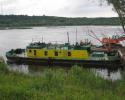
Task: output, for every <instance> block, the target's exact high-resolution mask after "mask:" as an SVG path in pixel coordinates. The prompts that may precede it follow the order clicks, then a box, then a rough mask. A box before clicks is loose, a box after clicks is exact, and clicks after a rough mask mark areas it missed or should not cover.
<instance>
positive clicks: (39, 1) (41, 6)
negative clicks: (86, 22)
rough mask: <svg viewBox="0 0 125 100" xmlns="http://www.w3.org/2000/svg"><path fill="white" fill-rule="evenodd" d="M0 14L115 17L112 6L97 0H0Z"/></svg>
mask: <svg viewBox="0 0 125 100" xmlns="http://www.w3.org/2000/svg"><path fill="white" fill-rule="evenodd" d="M0 14H4V15H8V14H15V15H30V16H32V15H38V16H41V15H46V16H61V17H116V16H117V14H116V13H115V12H114V11H113V10H112V6H108V5H107V4H106V3H103V5H102V6H100V3H99V0H0Z"/></svg>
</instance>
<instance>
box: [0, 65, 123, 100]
mask: <svg viewBox="0 0 125 100" xmlns="http://www.w3.org/2000/svg"><path fill="white" fill-rule="evenodd" d="M124 94H125V79H124V78H123V79H122V80H117V81H111V80H104V79H102V78H101V77H99V76H96V75H95V74H94V73H93V72H92V71H91V70H88V69H84V68H82V67H78V66H73V67H72V68H71V69H70V70H68V71H65V70H63V69H45V70H44V71H43V72H42V73H41V74H40V75H28V74H22V73H18V72H10V71H9V70H8V69H7V67H6V65H5V64H4V63H0V99H1V100H42V99H43V100H124V98H125V95H124Z"/></svg>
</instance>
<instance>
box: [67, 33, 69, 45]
mask: <svg viewBox="0 0 125 100" xmlns="http://www.w3.org/2000/svg"><path fill="white" fill-rule="evenodd" d="M67 38H68V43H69V33H68V32H67Z"/></svg>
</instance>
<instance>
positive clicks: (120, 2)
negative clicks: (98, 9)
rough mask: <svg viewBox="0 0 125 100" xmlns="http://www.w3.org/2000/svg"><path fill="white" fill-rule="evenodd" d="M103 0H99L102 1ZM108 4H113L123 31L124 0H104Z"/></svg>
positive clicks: (124, 22)
mask: <svg viewBox="0 0 125 100" xmlns="http://www.w3.org/2000/svg"><path fill="white" fill-rule="evenodd" d="M104 1H105V0H101V2H104ZM106 1H107V3H108V4H109V5H113V8H114V10H115V11H116V12H117V14H118V16H119V19H120V23H121V25H122V28H123V30H124V32H125V0H106Z"/></svg>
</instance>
